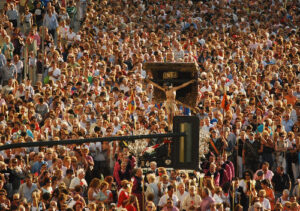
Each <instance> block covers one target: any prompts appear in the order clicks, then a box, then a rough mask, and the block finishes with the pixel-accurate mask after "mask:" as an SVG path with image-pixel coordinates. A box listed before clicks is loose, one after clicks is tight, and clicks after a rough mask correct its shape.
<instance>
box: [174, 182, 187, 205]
mask: <svg viewBox="0 0 300 211" xmlns="http://www.w3.org/2000/svg"><path fill="white" fill-rule="evenodd" d="M188 195H189V193H188V192H186V191H185V184H184V183H183V182H181V183H179V184H178V186H177V191H176V196H177V197H178V207H179V209H180V210H182V209H183V208H182V203H183V201H184V199H185V198H186V197H187V196H188Z"/></svg>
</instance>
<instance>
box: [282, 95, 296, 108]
mask: <svg viewBox="0 0 300 211" xmlns="http://www.w3.org/2000/svg"><path fill="white" fill-rule="evenodd" d="M284 99H286V101H287V104H292V106H294V105H295V104H296V102H297V97H296V96H289V95H286V96H285V97H284Z"/></svg>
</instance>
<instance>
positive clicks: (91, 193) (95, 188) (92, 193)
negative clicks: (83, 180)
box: [88, 178, 101, 203]
mask: <svg viewBox="0 0 300 211" xmlns="http://www.w3.org/2000/svg"><path fill="white" fill-rule="evenodd" d="M100 184H101V182H100V180H99V179H98V178H94V179H92V181H91V183H90V186H89V189H88V200H89V203H91V202H94V201H96V198H97V196H98V194H99V191H100V189H99V188H100Z"/></svg>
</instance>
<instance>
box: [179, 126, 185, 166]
mask: <svg viewBox="0 0 300 211" xmlns="http://www.w3.org/2000/svg"><path fill="white" fill-rule="evenodd" d="M184 129H185V127H184V123H181V124H180V132H182V133H183V132H184ZM179 140H180V143H179V152H180V153H179V162H180V163H183V162H184V137H183V136H181V137H180V139H179Z"/></svg>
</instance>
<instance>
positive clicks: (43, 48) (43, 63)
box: [42, 26, 45, 83]
mask: <svg viewBox="0 0 300 211" xmlns="http://www.w3.org/2000/svg"><path fill="white" fill-rule="evenodd" d="M44 51H45V28H44V26H42V83H44V66H45V56H44V54H45V52H44Z"/></svg>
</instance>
